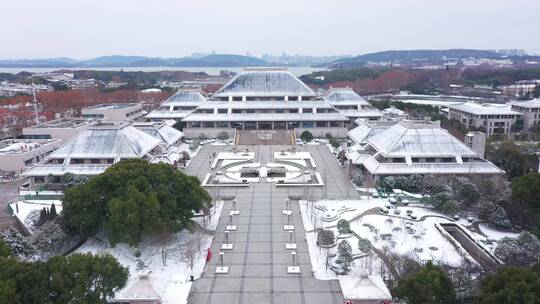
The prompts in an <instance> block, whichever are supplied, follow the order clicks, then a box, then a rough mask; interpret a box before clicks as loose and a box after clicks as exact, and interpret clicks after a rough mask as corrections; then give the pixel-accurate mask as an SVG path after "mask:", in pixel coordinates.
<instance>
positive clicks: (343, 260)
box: [336, 240, 353, 275]
mask: <svg viewBox="0 0 540 304" xmlns="http://www.w3.org/2000/svg"><path fill="white" fill-rule="evenodd" d="M352 260H353V259H352V248H351V244H349V242H347V241H346V240H343V241H341V242H340V243H339V244H338V258H337V259H336V264H337V265H338V269H337V273H338V274H341V275H345V274H348V273H349V272H350V271H351V264H352Z"/></svg>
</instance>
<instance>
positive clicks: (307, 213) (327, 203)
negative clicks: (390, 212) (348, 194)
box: [299, 199, 388, 231]
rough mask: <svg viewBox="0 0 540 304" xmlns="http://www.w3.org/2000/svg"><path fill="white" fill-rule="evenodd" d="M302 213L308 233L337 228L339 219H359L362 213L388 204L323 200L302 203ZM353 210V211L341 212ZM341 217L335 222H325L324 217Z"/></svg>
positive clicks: (365, 201)
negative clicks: (319, 229) (316, 228)
mask: <svg viewBox="0 0 540 304" xmlns="http://www.w3.org/2000/svg"><path fill="white" fill-rule="evenodd" d="M299 204H300V212H301V214H302V219H303V223H304V229H305V230H306V231H312V230H314V229H315V226H317V227H323V228H326V227H331V226H336V225H337V221H338V220H339V219H345V220H347V221H351V220H352V219H354V218H357V217H359V216H360V215H361V214H362V213H364V212H366V211H367V210H369V209H372V208H379V207H382V206H384V205H385V204H388V203H386V201H385V200H382V199H365V200H349V201H335V200H323V201H318V202H307V201H300V202H299ZM348 209H353V210H351V211H344V212H343V213H341V210H348ZM338 213H339V214H340V216H339V217H338V218H337V219H336V220H334V221H329V222H326V221H323V220H322V218H324V217H333V216H337V214H338Z"/></svg>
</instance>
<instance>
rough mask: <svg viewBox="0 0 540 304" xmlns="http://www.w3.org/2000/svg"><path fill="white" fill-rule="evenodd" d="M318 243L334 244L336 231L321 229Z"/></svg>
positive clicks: (323, 244)
mask: <svg viewBox="0 0 540 304" xmlns="http://www.w3.org/2000/svg"><path fill="white" fill-rule="evenodd" d="M317 244H318V245H319V246H321V245H322V246H330V245H332V244H334V232H333V231H332V230H323V229H320V230H318V231H317Z"/></svg>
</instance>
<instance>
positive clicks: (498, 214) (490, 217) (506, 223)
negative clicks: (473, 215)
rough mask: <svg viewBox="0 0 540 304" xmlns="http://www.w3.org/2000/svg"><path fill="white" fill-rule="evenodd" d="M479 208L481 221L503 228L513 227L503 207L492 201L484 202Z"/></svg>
mask: <svg viewBox="0 0 540 304" xmlns="http://www.w3.org/2000/svg"><path fill="white" fill-rule="evenodd" d="M478 207H479V210H478V218H479V219H481V220H483V221H486V222H488V223H490V224H493V225H495V226H498V227H501V228H510V227H512V224H511V223H510V220H509V219H508V216H507V214H506V211H505V210H504V209H503V208H502V207H501V206H499V205H497V204H495V203H493V202H491V201H487V200H482V201H481V203H480V204H479V206H478Z"/></svg>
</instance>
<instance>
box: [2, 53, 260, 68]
mask: <svg viewBox="0 0 540 304" xmlns="http://www.w3.org/2000/svg"><path fill="white" fill-rule="evenodd" d="M268 65H269V64H268V63H267V62H266V61H264V60H261V59H258V58H255V57H248V56H242V55H229V54H216V55H209V56H205V57H201V58H192V57H182V58H152V57H144V56H122V55H113V56H102V57H97V58H93V59H89V60H79V61H77V60H74V59H70V58H50V59H21V60H18V59H7V60H0V67H13V68H79V67H80V68H95V67H156V66H163V67H246V66H268Z"/></svg>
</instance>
